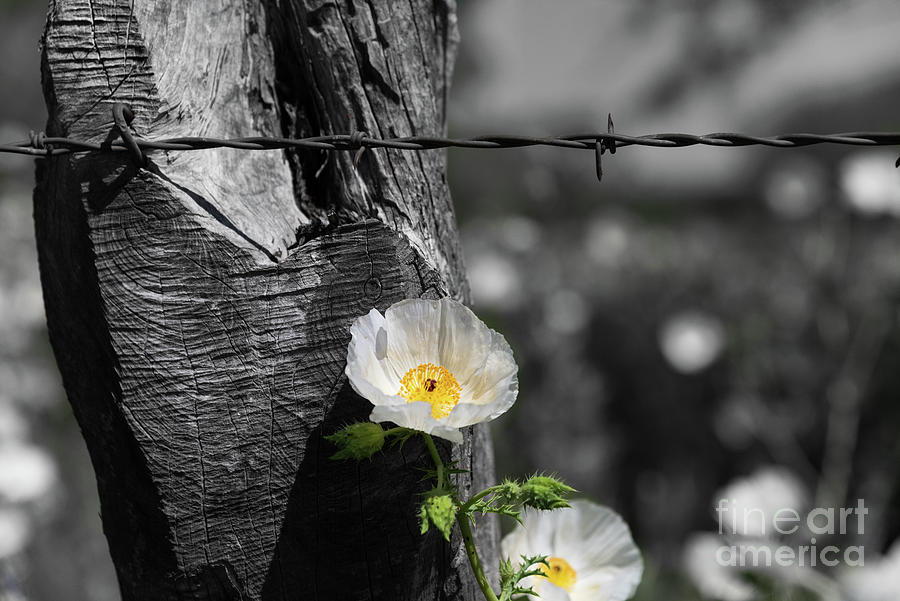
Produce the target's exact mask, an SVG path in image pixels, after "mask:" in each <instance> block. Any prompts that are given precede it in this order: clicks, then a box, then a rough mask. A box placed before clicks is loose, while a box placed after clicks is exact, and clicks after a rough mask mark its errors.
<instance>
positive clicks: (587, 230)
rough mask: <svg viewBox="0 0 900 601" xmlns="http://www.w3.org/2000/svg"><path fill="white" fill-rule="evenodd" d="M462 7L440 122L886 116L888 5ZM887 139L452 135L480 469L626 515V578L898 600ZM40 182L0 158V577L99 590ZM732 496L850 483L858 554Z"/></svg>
mask: <svg viewBox="0 0 900 601" xmlns="http://www.w3.org/2000/svg"><path fill="white" fill-rule="evenodd" d="M460 4H461V6H460V7H459V19H460V32H461V36H462V43H461V45H460V49H459V50H460V54H459V60H458V63H457V68H456V76H455V84H454V88H453V90H452V94H451V102H450V107H451V120H450V129H451V134H453V135H460V136H462V135H478V134H485V133H518V134H525V135H553V134H564V133H579V132H583V131H602V130H604V129H605V125H606V116H607V113H608V112H611V113H612V114H613V118H614V120H615V123H616V131H618V132H620V133H627V134H632V135H640V134H647V133H659V132H669V131H675V132H688V133H709V132H716V131H738V132H743V133H751V134H759V135H771V134H777V133H788V132H822V133H831V132H840V131H852V130H878V131H897V130H900V114H898V113H897V110H896V105H897V98H898V93H900V63H898V61H897V56H900V36H898V35H897V31H900V4H898V3H896V2H895V1H893V0H890V1H888V0H884V1H882V0H856V1H849V0H848V1H837V0H834V1H824V0H793V1H791V2H779V1H777V0H684V1H681V2H669V1H664V0H629V1H628V2H612V1H605V0H567V1H566V2H555V3H548V2H545V1H541V0H481V1H479V2H461V3H460ZM45 9H46V6H45V4H44V3H43V2H36V1H34V0H19V1H15V0H2V1H0V51H2V52H3V56H5V57H7V58H5V59H4V60H3V61H2V62H0V82H2V85H0V141H12V140H18V139H22V138H26V137H27V134H28V130H29V129H32V128H33V129H42V128H43V126H44V120H45V112H44V105H43V99H42V96H41V91H40V81H39V80H40V69H39V60H40V57H39V53H38V39H39V36H40V32H41V29H42V26H43V17H44V13H45ZM898 153H900V150H898V149H881V150H872V149H860V148H854V147H839V146H820V147H810V148H804V149H788V150H784V149H772V148H740V149H737V148H736V149H728V148H725V149H709V148H687V149H676V150H670V149H650V148H638V147H629V148H625V149H622V150H620V151H619V152H618V153H617V154H616V155H615V156H611V155H609V154H607V155H606V156H605V157H604V168H605V176H604V181H603V183H602V184H599V183H598V182H597V181H596V179H595V176H594V172H593V156H592V155H591V153H587V152H580V151H575V150H564V149H511V150H502V151H499V150H495V151H478V150H467V151H451V153H450V182H451V189H452V190H453V195H454V199H455V202H456V206H457V211H458V213H457V214H458V219H459V224H460V230H461V235H462V240H463V248H464V251H465V255H466V261H467V267H468V270H469V277H470V281H471V285H472V292H473V297H474V304H475V307H474V308H475V310H476V312H478V313H479V315H480V316H481V317H483V318H484V319H486V320H487V321H488V323H489V324H490V325H491V326H492V327H494V328H495V329H497V330H499V331H501V332H503V333H504V334H505V335H506V336H507V338H508V339H509V341H510V343H511V345H512V347H513V349H514V351H515V353H516V356H517V358H518V361H519V365H520V374H521V375H520V378H521V394H520V399H519V401H518V403H517V404H516V405H515V406H514V408H513V409H512V410H511V411H510V412H509V414H507V415H506V416H504V417H502V418H501V419H499V420H498V421H497V422H495V427H494V434H495V441H496V453H497V460H498V461H497V463H498V474H508V475H519V476H524V475H526V474H528V473H531V472H534V471H536V470H543V471H552V472H556V473H558V474H559V475H560V476H562V477H563V478H564V479H565V480H567V481H568V482H569V483H571V484H572V485H573V486H575V487H576V488H578V489H579V490H580V491H582V493H583V494H584V495H586V496H588V497H590V498H592V499H594V500H596V501H599V502H601V503H604V504H607V505H610V506H612V507H613V508H615V509H616V510H617V511H619V512H620V513H622V515H623V516H624V517H625V519H626V520H627V521H628V523H629V524H630V525H631V528H632V531H633V533H634V536H635V538H636V540H637V542H638V545H639V546H640V547H641V548H642V550H643V551H644V553H645V560H646V564H647V568H646V573H645V577H644V582H643V584H642V586H641V588H640V589H639V591H638V598H639V599H641V600H650V599H673V600H682V599H683V600H688V599H723V600H724V601H749V600H751V599H782V598H792V599H815V598H817V597H819V596H821V597H823V598H828V596H829V595H833V598H845V599H852V600H856V601H884V600H887V599H890V600H894V599H898V598H900V546H894V547H893V548H892V545H893V543H894V541H895V540H897V539H898V538H900V488H898V483H900V470H898V461H900V437H898V436H897V433H898V431H900V406H898V403H897V399H898V393H900V376H898V375H897V373H898V372H897V371H895V370H897V369H898V367H900V328H898V317H900V314H898V311H897V308H896V302H895V299H896V298H897V297H898V296H900V227H898V221H897V220H898V218H900V171H898V170H897V169H895V168H894V161H895V159H896V158H897V156H898ZM33 178H34V164H33V162H32V161H30V160H27V159H24V158H22V157H15V156H7V155H0V599H2V600H3V601H12V600H17V601H18V600H24V599H30V600H35V601H51V600H54V601H55V600H56V599H60V598H66V599H68V600H69V601H81V600H85V601H87V600H91V601H114V600H116V599H118V591H117V588H116V585H115V581H114V574H113V571H112V567H111V565H110V562H109V559H108V554H107V550H106V542H105V539H104V538H103V535H102V530H101V525H100V520H99V517H98V511H99V505H98V502H97V499H96V489H95V483H94V479H93V474H92V469H91V467H90V462H89V460H88V456H87V453H86V450H85V448H84V444H83V442H82V441H81V438H80V433H79V432H78V427H77V425H76V423H75V421H74V419H73V417H72V415H71V411H70V409H69V407H68V404H67V402H66V401H65V398H64V395H63V393H62V390H61V388H60V382H59V376H58V374H57V372H56V368H55V364H54V361H53V358H52V355H51V353H50V349H49V345H48V342H47V333H46V328H45V324H44V316H43V307H42V303H41V291H40V285H39V279H38V271H37V262H36V253H35V249H34V239H33V225H32V221H31V187H32V185H33ZM722 496H725V497H729V498H735V497H736V498H739V499H744V502H745V503H746V504H749V505H753V506H758V505H760V504H764V503H774V505H771V506H772V507H776V508H777V507H796V508H797V510H798V511H801V512H802V511H804V509H809V508H812V507H841V506H853V505H855V504H856V500H857V499H860V498H861V499H864V500H865V504H866V506H867V507H868V508H869V515H868V516H867V518H866V520H867V521H866V528H865V531H864V532H863V533H859V532H852V533H849V534H848V535H847V536H845V537H843V538H841V539H840V540H839V541H835V544H838V545H840V546H846V545H864V546H865V553H866V554H865V561H866V566H865V567H864V568H854V569H852V570H847V569H843V568H836V569H829V568H825V569H817V570H807V571H791V572H790V573H784V574H781V573H777V572H772V573H768V572H767V573H762V574H760V573H753V574H740V573H737V572H736V571H733V570H728V569H725V568H721V566H718V565H717V564H716V562H715V558H714V554H715V549H716V547H717V546H718V545H719V544H720V543H721V538H720V537H719V536H718V534H717V529H718V526H717V523H716V521H715V513H714V512H713V506H714V505H715V502H716V499H718V498H719V497H722ZM732 534H734V535H741V534H746V533H740V532H737V533H732ZM801 534H802V533H801ZM777 542H784V541H777ZM796 542H797V541H794V543H796ZM844 568H846V566H844ZM795 572H796V573H795Z"/></svg>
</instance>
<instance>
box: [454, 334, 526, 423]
mask: <svg viewBox="0 0 900 601" xmlns="http://www.w3.org/2000/svg"><path fill="white" fill-rule="evenodd" d="M490 334H491V345H490V352H489V353H488V354H487V355H486V356H485V358H484V360H483V363H482V365H481V367H480V368H479V369H478V370H477V371H476V372H475V373H473V374H472V376H471V377H470V378H469V379H468V380H467V382H466V384H464V385H463V391H464V393H465V397H463V398H462V399H461V400H462V402H466V403H475V404H477V405H488V404H491V403H493V402H495V401H496V400H497V397H498V396H501V395H505V393H507V392H510V391H512V392H513V396H512V398H511V399H504V400H503V402H507V401H508V403H509V405H507V406H506V407H505V408H503V410H502V411H500V412H499V413H497V415H499V414H500V413H503V412H504V411H506V409H508V408H509V406H510V405H512V403H513V402H515V400H516V394H518V391H519V380H518V376H517V372H518V369H519V368H518V366H517V365H516V360H515V358H514V357H513V354H512V349H510V348H509V344H508V343H507V342H506V339H505V338H504V337H503V336H502V335H500V334H498V333H497V332H495V331H493V330H490ZM494 417H496V415H495V416H494Z"/></svg>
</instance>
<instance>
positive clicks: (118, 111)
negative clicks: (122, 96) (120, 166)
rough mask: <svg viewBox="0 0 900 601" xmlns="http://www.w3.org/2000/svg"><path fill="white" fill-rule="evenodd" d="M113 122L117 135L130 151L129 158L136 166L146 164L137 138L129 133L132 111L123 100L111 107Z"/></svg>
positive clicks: (144, 165) (145, 156)
mask: <svg viewBox="0 0 900 601" xmlns="http://www.w3.org/2000/svg"><path fill="white" fill-rule="evenodd" d="M112 114H113V123H115V129H116V130H118V133H119V136H120V137H121V138H122V141H123V142H124V143H125V146H126V148H128V152H130V153H131V160H132V161H134V164H135V165H136V166H137V167H138V168H141V167H146V166H147V155H145V154H144V151H143V150H141V147H140V146H139V145H138V141H137V139H136V138H135V137H134V136H133V135H131V122H132V121H134V111H132V110H131V107H130V106H128V105H127V104H125V103H123V102H117V103H115V104H113V107H112Z"/></svg>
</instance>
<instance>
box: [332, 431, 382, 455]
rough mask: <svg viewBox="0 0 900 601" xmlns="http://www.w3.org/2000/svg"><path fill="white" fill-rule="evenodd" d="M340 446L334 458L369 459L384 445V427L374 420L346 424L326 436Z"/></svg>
mask: <svg viewBox="0 0 900 601" xmlns="http://www.w3.org/2000/svg"><path fill="white" fill-rule="evenodd" d="M325 440H327V441H329V442H331V443H332V444H334V446H336V447H337V448H338V452H337V453H335V454H334V455H332V456H331V458H332V459H356V460H360V459H368V458H370V457H371V456H372V455H374V454H375V453H377V452H378V451H380V450H381V448H382V447H383V446H384V428H382V427H381V426H380V425H378V424H375V423H372V422H359V423H356V424H350V425H349V426H345V427H343V428H341V429H340V430H338V431H337V432H335V433H334V434H331V435H329V436H326V437H325Z"/></svg>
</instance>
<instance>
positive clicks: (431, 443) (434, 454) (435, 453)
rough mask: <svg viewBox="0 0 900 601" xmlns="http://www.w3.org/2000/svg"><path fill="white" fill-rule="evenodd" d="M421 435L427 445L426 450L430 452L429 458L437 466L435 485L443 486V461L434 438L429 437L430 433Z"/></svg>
mask: <svg viewBox="0 0 900 601" xmlns="http://www.w3.org/2000/svg"><path fill="white" fill-rule="evenodd" d="M422 437H423V438H425V446H426V447H428V452H429V453H431V458H432V459H433V460H434V466H435V467H436V468H437V487H438V488H444V462H443V461H441V456H440V455H438V451H437V447H436V446H434V440H432V438H431V434H424V433H423V434H422Z"/></svg>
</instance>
